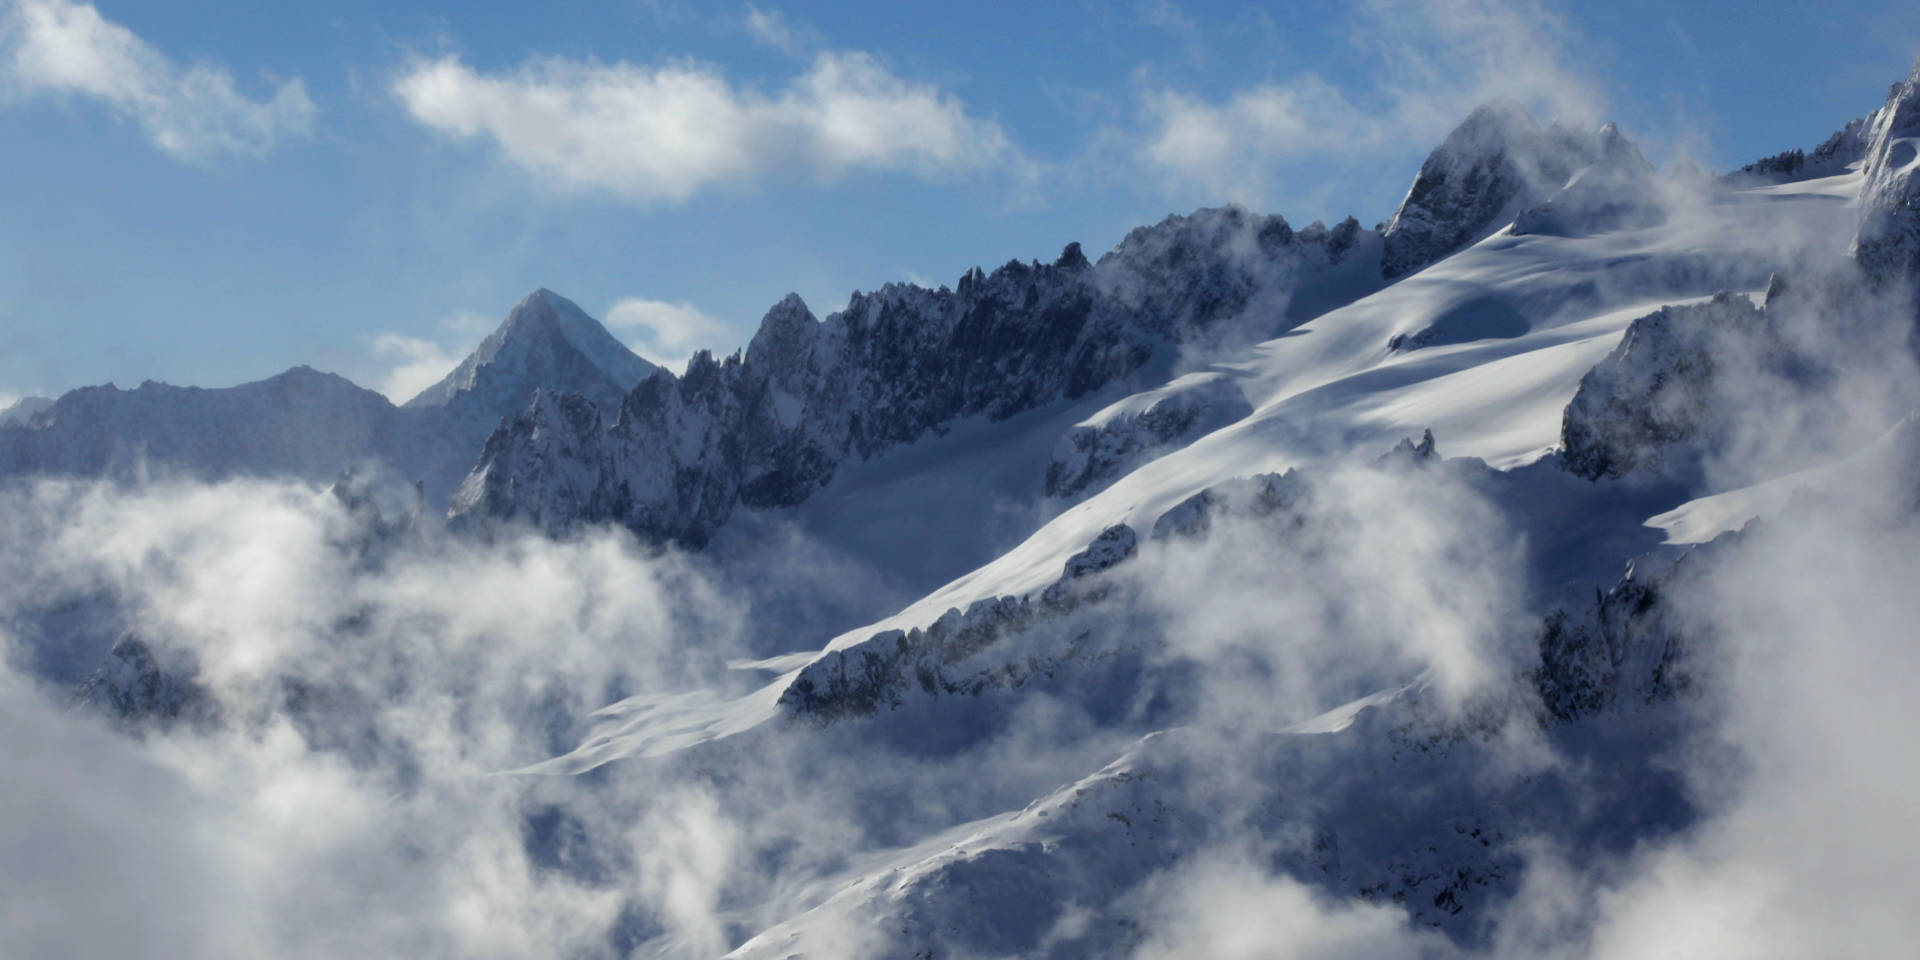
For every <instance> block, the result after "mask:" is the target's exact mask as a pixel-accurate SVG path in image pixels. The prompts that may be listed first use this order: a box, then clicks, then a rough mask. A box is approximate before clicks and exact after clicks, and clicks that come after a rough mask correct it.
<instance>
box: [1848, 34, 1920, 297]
mask: <svg viewBox="0 0 1920 960" xmlns="http://www.w3.org/2000/svg"><path fill="white" fill-rule="evenodd" d="M1863 170H1864V172H1865V174H1866V184H1865V185H1864V186H1862V187H1861V190H1860V210H1861V219H1860V231H1859V233H1858V234H1857V235H1856V238H1855V240H1854V255H1855V258H1856V259H1857V260H1858V262H1859V264H1860V267H1861V269H1862V270H1863V271H1865V273H1866V274H1867V276H1868V277H1870V278H1872V279H1873V280H1875V281H1876V282H1879V283H1882V284H1890V283H1900V282H1910V281H1912V280H1914V279H1915V278H1920V63H1917V64H1915V65H1914V70H1913V73H1912V74H1911V75H1909V76H1908V77H1907V79H1906V81H1905V82H1903V83H1898V84H1895V85H1894V87H1893V90H1892V91H1891V93H1890V95H1889V96H1888V98H1887V104H1886V106H1884V107H1882V108H1880V109H1879V110H1878V111H1876V112H1875V113H1874V114H1873V115H1872V116H1871V117H1869V118H1868V130H1867V148H1866V160H1865V166H1864V168H1863Z"/></svg>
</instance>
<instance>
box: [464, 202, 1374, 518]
mask: <svg viewBox="0 0 1920 960" xmlns="http://www.w3.org/2000/svg"><path fill="white" fill-rule="evenodd" d="M1356 230H1357V225H1355V226H1354V227H1353V228H1347V227H1346V225H1344V224H1343V225H1342V228H1340V229H1335V230H1332V231H1328V230H1325V229H1324V228H1322V230H1320V231H1318V235H1317V236H1316V238H1313V239H1306V238H1303V237H1302V236H1300V235H1296V234H1295V233H1294V231H1293V230H1292V228H1290V227H1289V226H1288V225H1287V223H1286V221H1285V220H1284V219H1282V218H1280V217H1267V216H1257V215H1253V214H1248V213H1246V212H1244V211H1241V210H1238V209H1231V208H1229V209H1220V210H1206V211H1201V212H1200V213H1197V214H1194V215H1193V216H1191V217H1170V218H1168V219H1167V220H1166V221H1164V222H1162V223H1160V224H1158V225H1156V226H1153V227H1143V228H1141V229H1138V230H1135V231H1133V232H1132V233H1130V234H1129V235H1128V236H1127V238H1126V239H1125V240H1124V241H1122V243H1121V244H1120V246H1119V248H1118V249H1116V250H1115V251H1114V252H1112V253H1110V254H1108V255H1106V256H1104V257H1102V258H1101V259H1100V262H1099V263H1097V264H1094V263H1089V262H1088V261H1087V258H1086V257H1085V255H1084V254H1082V253H1081V251H1080V249H1079V247H1078V245H1072V246H1069V247H1067V248H1066V250H1064V251H1063V252H1062V253H1061V255H1060V257H1059V258H1058V259H1057V260H1055V261H1054V262H1053V263H1051V264H1041V263H1038V262H1034V263H1021V262H1019V261H1013V262H1010V263H1008V264H1006V265H1005V266H1003V267H1001V268H999V269H998V270H995V271H994V272H993V273H991V274H988V273H985V272H983V271H981V270H978V269H975V270H972V271H969V272H968V273H967V274H966V275H965V276H963V277H961V278H960V281H959V283H958V285H957V286H956V287H955V288H954V289H951V290H949V289H947V288H945V287H942V288H940V289H938V290H928V289H925V288H922V287H917V286H911V285H905V284H889V285H887V286H886V287H883V288H881V289H880V290H878V291H876V292H873V293H859V294H856V295H855V296H854V297H853V299H852V301H851V302H850V303H849V304H848V306H847V309H846V310H844V311H842V312H840V313H838V314H835V315H833V316H832V317H829V318H828V319H827V320H826V321H825V322H821V321H819V320H816V319H815V318H814V316H813V314H812V313H811V312H810V311H809V310H808V309H807V306H806V304H805V303H803V302H802V301H801V300H800V299H799V298H798V297H797V296H789V297H787V298H786V299H785V300H782V301H781V302H780V303H779V304H776V305H775V306H774V308H773V309H772V310H771V311H769V312H768V313H767V316H766V318H765V319H764V320H763V321H762V323H761V327H760V331H759V332H758V333H757V334H756V335H755V336H754V338H753V340H752V342H751V343H749V344H748V346H747V349H746V351H745V352H744V354H735V355H734V356H731V357H728V358H726V359H725V360H717V359H715V358H714V357H713V356H712V355H710V354H707V353H704V352H703V353H701V354H698V355H696V356H695V357H694V359H693V360H692V361H691V362H690V363H689V364H688V367H687V371H686V374H685V376H683V377H677V378H676V377H673V376H672V375H670V374H667V373H665V372H664V371H662V372H656V373H655V374H653V375H652V376H651V377H649V378H648V379H646V380H645V381H643V382H642V383H641V384H640V385H639V386H638V387H636V388H635V389H634V390H633V392H631V393H630V394H628V395H627V396H626V398H625V399H624V400H623V401H622V402H621V405H620V407H619V411H618V415H617V417H616V419H615V422H614V424H613V425H612V426H611V428H609V429H608V430H606V431H604V432H600V433H598V434H596V435H587V434H581V433H578V432H575V431H572V430H570V429H564V428H561V427H560V426H559V425H558V424H556V423H553V422H551V421H550V419H549V420H542V419H541V418H540V416H536V415H535V412H528V413H523V414H522V415H520V416H518V417H516V418H514V419H513V420H512V421H510V422H508V423H506V424H503V425H502V427H501V429H500V431H498V432H497V433H496V434H495V435H494V436H493V437H492V438H490V439H489V440H488V442H487V447H486V453H485V455H484V456H483V458H482V460H481V462H480V464H479V465H478V466H477V467H476V468H475V470H474V472H473V474H472V475H471V476H470V477H469V478H468V481H467V483H466V485H465V486H464V487H463V488H462V491H461V493H460V494H459V495H458V496H457V497H456V498H455V504H454V514H455V515H456V516H458V517H472V518H475V519H477V518H480V517H486V518H491V519H516V518H517V519H521V520H528V521H531V522H534V523H535V524H536V525H538V526H540V527H542V528H544V529H547V530H550V531H555V530H560V529H565V528H566V527H568V526H571V525H573V524H576V523H582V522H588V523H591V522H600V521H611V522H615V523H619V524H622V525H624V526H626V527H628V528H629V529H632V530H633V531H635V532H636V533H638V534H640V535H641V536H643V537H646V538H649V539H654V540H671V541H677V542H681V543H686V544H693V545H698V544H701V543H704V542H705V540H706V539H707V538H708V537H709V536H710V535H711V534H712V532H713V531H714V530H715V529H716V528H717V527H718V526H719V525H720V524H722V523H724V522H725V521H726V519H727V517H728V515H729V514H730V513H731V511H732V510H733V509H734V507H735V506H736V505H745V506H747V507H750V508H766V507H784V506H791V505H793V504H797V503H799V502H801V501H803V500H805V499H806V498H807V497H808V496H810V495H811V494H812V492H813V491H814V490H816V489H818V488H819V487H820V486H822V485H823V484H825V483H826V482H827V481H829V480H830V479H831V478H832V477H833V474H834V471H835V469H836V468H837V467H838V465H839V464H840V463H842V462H844V461H846V460H847V459H848V458H852V457H857V458H868V457H872V456H874V455H876V454H879V453H881V452H883V451H886V450H888V449H891V448H894V447H897V446H900V445H902V444H907V443H912V442H914V441H916V440H919V439H921V438H923V437H927V436H938V435H940V434H942V433H944V432H945V431H946V430H947V429H948V427H949V426H950V425H951V424H953V423H954V421H956V420H958V419H960V418H962V417H973V416H984V417H986V418H987V419H989V420H996V421H997V420H1004V419H1006V418H1008V417H1011V416H1013V415H1015V414H1018V413H1021V412H1024V411H1026V410H1030V409H1033V408H1035V407H1038V406H1041V405H1043V404H1047V403H1051V402H1054V401H1057V400H1063V399H1064V400H1072V399H1078V398H1080V397H1083V396H1086V395H1087V394H1089V393H1091V392H1093V391H1095V390H1098V389H1100V388H1102V387H1104V386H1106V385H1108V384H1109V383H1112V382H1114V381H1115V380H1117V379H1119V378H1121V377H1124V376H1126V375H1128V374H1130V373H1132V372H1133V371H1135V370H1137V369H1139V368H1141V367H1142V366H1143V365H1145V364H1146V363H1147V362H1148V360H1149V359H1150V358H1152V357H1153V356H1154V355H1155V352H1156V351H1158V350H1161V349H1163V348H1168V347H1171V346H1173V345H1177V344H1179V343H1182V342H1186V341H1188V340H1191V339H1193V338H1196V337H1201V336H1204V335H1206V334H1208V333H1209V332H1210V331H1213V330H1214V329H1215V328H1217V327H1219V326H1221V325H1223V324H1227V323H1230V322H1231V323H1240V324H1245V325H1248V326H1251V327H1255V328H1258V331H1259V333H1261V334H1264V335H1273V334H1277V333H1279V332H1282V330H1283V329H1284V324H1285V323H1286V322H1287V321H1286V318H1285V316H1284V312H1283V310H1282V309H1281V308H1280V307H1277V306H1271V305H1270V304H1272V303H1274V302H1280V303H1283V302H1284V299H1285V297H1284V295H1283V294H1284V291H1285V289H1287V288H1289V287H1290V285H1291V284H1293V283H1294V282H1296V281H1297V279H1298V278H1299V277H1300V276H1302V275H1304V274H1308V273H1312V272H1314V271H1320V270H1325V269H1327V268H1329V267H1330V266H1332V265H1333V264H1335V263H1337V262H1339V261H1340V260H1341V259H1343V258H1344V257H1345V256H1346V255H1347V254H1348V253H1349V252H1350V251H1351V250H1352V249H1353V247H1354V244H1355V242H1356V238H1357V233H1356V232H1355V231H1356ZM1276 292H1278V293H1280V294H1282V295H1281V296H1278V297H1277V298H1276V300H1275V301H1269V300H1268V299H1267V298H1268V295H1269V294H1273V293H1276ZM541 416H548V417H550V416H551V415H550V414H542V415H541Z"/></svg>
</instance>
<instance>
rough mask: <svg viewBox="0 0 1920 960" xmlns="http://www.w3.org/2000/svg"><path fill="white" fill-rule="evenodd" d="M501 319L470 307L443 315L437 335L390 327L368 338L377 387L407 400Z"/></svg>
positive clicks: (391, 396)
mask: <svg viewBox="0 0 1920 960" xmlns="http://www.w3.org/2000/svg"><path fill="white" fill-rule="evenodd" d="M497 323H498V321H496V320H490V319H488V318H487V317H486V316H484V315H482V314H478V313H474V312H472V311H470V310H456V311H454V312H452V313H450V314H447V315H446V316H444V317H442V318H440V324H439V327H440V333H439V335H438V336H433V337H422V336H416V335H414V334H411V333H402V332H400V331H395V330H389V331H385V332H382V333H378V334H375V335H374V336H373V338H372V339H371V340H370V341H369V342H368V348H369V351H370V353H371V354H372V359H373V364H374V368H375V369H376V370H377V371H378V372H377V373H375V377H376V378H377V379H376V381H375V383H374V389H375V390H378V391H380V392H381V393H384V394H386V395H387V399H389V400H392V401H393V402H394V403H405V402H407V401H408V400H411V399H413V398H414V396H415V395H417V394H418V393H419V392H420V391H422V390H425V389H426V388H428V387H431V386H433V385H434V384H436V383H439V382H440V378H442V377H444V376H446V375H447V374H448V373H449V372H451V371H452V370H453V368H454V367H456V366H459V364H460V361H461V360H462V359H463V358H465V357H466V355H467V352H468V351H470V350H472V349H473V345H474V344H475V343H477V342H479V340H480V338H482V337H484V336H486V335H487V333H488V331H490V330H492V329H493V327H494V326H495V324H497Z"/></svg>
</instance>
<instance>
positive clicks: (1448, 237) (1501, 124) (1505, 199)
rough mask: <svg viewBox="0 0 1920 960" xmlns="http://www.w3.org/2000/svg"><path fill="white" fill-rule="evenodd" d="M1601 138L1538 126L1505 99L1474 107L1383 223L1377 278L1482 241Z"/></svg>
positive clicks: (1588, 157)
mask: <svg viewBox="0 0 1920 960" xmlns="http://www.w3.org/2000/svg"><path fill="white" fill-rule="evenodd" d="M1601 146H1602V143H1601V138H1599V137H1598V136H1595V135H1587V134H1581V133H1576V132H1574V131H1571V130H1567V129H1565V128H1563V127H1560V126H1559V125H1555V126H1553V127H1550V128H1547V129H1544V130H1543V129H1541V127H1540V125H1539V124H1538V123H1537V122H1535V121H1534V119H1533V117H1532V116H1530V115H1528V113H1527V111H1526V109H1525V108H1523V107H1521V106H1520V105H1519V104H1517V103H1513V102H1511V101H1495V102H1492V103H1488V104H1486V105H1484V106H1481V107H1480V108H1479V109H1477V110H1475V111H1474V112H1473V113H1472V114H1470V115H1469V116H1468V117H1467V119H1466V120H1465V121H1464V122H1462V123H1461V124H1460V126H1458V127H1456V128H1455V129H1454V131H1453V132H1452V133H1450V134H1448V135H1447V139H1446V140H1445V141H1444V142H1442V143H1441V144H1440V146H1439V147H1438V148H1437V149H1435V150H1434V151H1433V153H1431V154H1429V155H1428V156H1427V159H1426V162H1425V163H1422V164H1421V165H1420V173H1419V175H1418V176H1416V177H1414V180H1413V186H1412V187H1411V188H1410V189H1408V191H1407V196H1406V198H1405V199H1404V200H1402V201H1400V209H1398V210H1396V211H1394V214H1393V218H1392V219H1391V220H1389V221H1387V225H1386V229H1385V231H1384V235H1385V238H1386V246H1385V253H1384V255H1383V256H1382V259H1381V263H1380V272H1381V274H1382V275H1383V276H1384V277H1386V278H1387V279H1389V280H1393V279H1396V278H1399V277H1402V276H1405V275H1406V274H1409V273H1412V272H1414V271H1415V270H1419V269H1420V268H1422V267H1425V266H1427V265H1428V264H1431V263H1433V262H1434V261H1436V260H1439V259H1441V258H1442V257H1445V256H1447V255H1448V254H1450V253H1453V252H1454V251H1456V250H1459V249H1460V248H1461V247H1464V246H1466V245H1467V244H1469V243H1472V242H1473V241H1475V240H1477V239H1479V238H1481V237H1483V236H1486V235H1487V234H1488V233H1489V232H1491V231H1492V230H1494V229H1497V228H1498V227H1500V226H1501V225H1503V223H1504V222H1505V218H1509V217H1512V216H1513V215H1514V214H1516V213H1518V212H1519V211H1520V210H1521V209H1523V208H1525V207H1528V206H1531V205H1533V204H1536V203H1539V202H1540V201H1541V200H1544V199H1545V198H1546V197H1547V196H1548V195H1550V194H1551V193H1552V192H1553V191H1555V190H1558V189H1559V188H1560V187H1561V186H1562V185H1564V184H1565V183H1566V181H1567V178H1569V177H1571V176H1573V174H1574V173H1575V172H1576V171H1578V170H1579V169H1580V168H1582V167H1584V166H1586V165H1587V164H1589V163H1592V162H1593V161H1594V160H1595V159H1596V158H1597V157H1598V156H1599V155H1600V150H1601Z"/></svg>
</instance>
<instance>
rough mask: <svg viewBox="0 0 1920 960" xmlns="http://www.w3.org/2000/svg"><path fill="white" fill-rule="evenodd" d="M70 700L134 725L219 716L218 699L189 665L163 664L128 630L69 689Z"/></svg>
mask: <svg viewBox="0 0 1920 960" xmlns="http://www.w3.org/2000/svg"><path fill="white" fill-rule="evenodd" d="M73 703H74V704H75V705H76V706H84V707H89V708H92V709H96V710H99V711H100V712H102V713H104V714H105V715H106V716H107V717H108V718H110V719H111V720H112V721H113V722H114V723H115V724H117V725H120V726H122V727H125V728H128V729H133V730H140V729H144V728H146V727H149V726H153V727H159V728H163V729H164V728H166V727H169V726H172V725H173V724H176V723H187V724H196V725H206V724H211V723H214V722H216V721H217V720H218V719H219V716H220V711H219V704H218V703H217V702H216V701H215V700H214V698H213V695H212V694H211V693H210V692H209V691H208V690H207V688H206V687H205V686H203V685H202V684H201V683H200V682H199V681H198V680H197V679H195V678H194V673H193V671H192V670H191V669H190V668H183V667H181V666H177V665H168V664H163V663H162V662H161V660H160V658H159V657H156V656H155V654H154V651H153V648H152V647H150V646H149V645H148V644H147V642H146V641H144V640H142V639H141V638H140V637H138V636H136V635H135V634H132V633H128V634H125V635H124V636H122V637H121V638H120V639H119V640H117V641H115V642H114V644H113V647H112V650H111V651H110V653H109V656H108V659H107V662H106V663H105V664H104V665H102V666H101V667H100V668H99V669H98V670H96V671H94V673H93V674H92V675H91V676H89V677H88V678H87V679H86V681H85V682H84V683H82V684H81V685H80V687H79V689H77V690H75V691H74V695H73Z"/></svg>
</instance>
